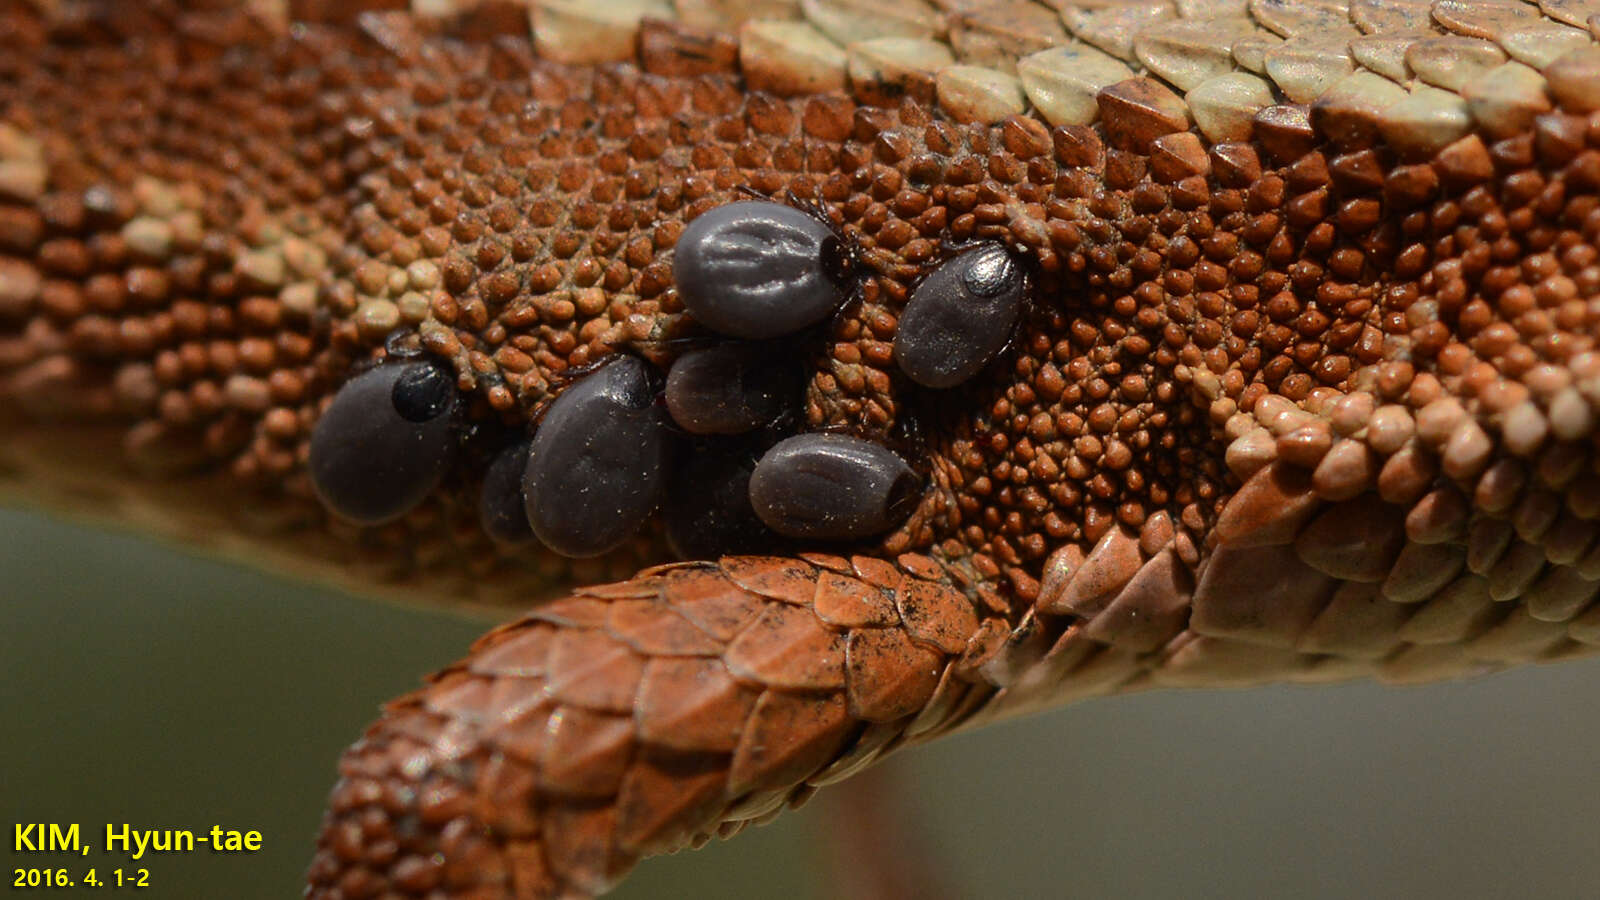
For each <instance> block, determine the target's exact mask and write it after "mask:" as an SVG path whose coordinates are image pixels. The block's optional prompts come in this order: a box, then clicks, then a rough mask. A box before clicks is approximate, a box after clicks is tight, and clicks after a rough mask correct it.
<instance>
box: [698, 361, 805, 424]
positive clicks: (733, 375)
mask: <svg viewBox="0 0 1600 900" xmlns="http://www.w3.org/2000/svg"><path fill="white" fill-rule="evenodd" d="M799 382H800V379H799V373H798V371H797V370H796V369H795V368H794V365H793V363H792V362H791V360H790V359H789V358H788V355H787V354H784V353H781V352H777V353H775V352H774V350H773V349H772V348H771V347H768V346H766V345H764V344H746V343H728V344H718V345H717V346H715V347H707V348H705V349H704V350H694V351H691V352H689V353H685V354H684V355H682V356H680V357H678V359H677V360H676V361H675V362H673V364H672V368H671V370H669V371H668V372H667V411H668V412H669V413H671V414H672V420H673V421H674V422H677V423H678V425H679V426H681V427H682V428H683V430H685V431H688V432H691V433H693V434H743V433H744V432H746V431H750V430H752V429H756V428H760V427H761V426H763V425H766V424H769V423H770V422H772V421H773V419H774V418H776V417H777V416H778V414H779V413H781V412H782V411H783V409H784V407H786V406H788V405H789V402H790V401H791V400H793V399H795V398H796V397H797V396H798V393H799Z"/></svg>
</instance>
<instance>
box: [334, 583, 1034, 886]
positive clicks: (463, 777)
mask: <svg viewBox="0 0 1600 900" xmlns="http://www.w3.org/2000/svg"><path fill="white" fill-rule="evenodd" d="M973 593H975V594H976V595H977V596H978V597H979V598H980V599H979V600H976V601H975V600H973V599H969V594H973ZM983 596H984V595H983V594H982V592H969V591H966V590H962V589H959V588H958V587H956V586H955V585H954V584H952V583H951V581H950V578H949V576H948V575H947V574H946V573H945V572H944V571H943V570H941V569H940V568H939V567H938V566H937V565H935V564H934V563H933V562H931V561H930V560H928V559H926V558H924V557H919V556H913V555H906V556H902V557H900V558H899V560H898V564H894V563H889V562H885V561H882V560H876V559H869V558H864V557H857V558H855V559H852V560H846V559H843V558H839V557H828V556H820V555H811V554H807V555H805V556H803V557H802V558H796V559H783V558H774V557H728V558H724V559H723V560H722V561H721V562H720V563H717V564H709V563H691V564H683V565H673V566H665V567H659V568H655V569H649V570H646V571H644V572H642V573H640V574H639V575H638V576H636V577H635V578H634V579H632V580H630V581H625V582H621V583H618V584H612V585H605V586H601V587H594V588H587V589H583V590H580V591H577V592H575V593H574V594H572V595H571V596H569V597H566V598H564V599H561V600H557V601H556V602H554V603H551V604H548V605H545V606H542V607H540V608H539V609H538V610H536V611H534V612H532V613H529V614H528V615H527V616H525V617H524V618H523V619H521V620H520V621H517V622H514V623H511V624H508V625H505V626H503V627H501V628H498V629H496V630H495V631H494V632H492V633H490V634H489V635H487V636H486V637H484V638H483V639H482V640H480V641H479V642H478V643H477V645H476V646H474V647H473V649H472V652H471V654H470V655H469V656H468V657H467V658H466V659H465V660H463V661H461V662H458V663H456V664H455V665H453V666H451V667H449V668H447V669H445V670H444V671H443V672H441V673H439V674H438V675H436V676H434V678H433V679H432V680H431V682H430V683H429V684H428V685H427V686H426V687H424V688H423V689H421V690H419V691H417V692H415V693H413V694H411V695H409V696H407V697H404V698H401V699H399V700H396V701H394V702H393V703H391V704H390V705H389V706H388V708H387V709H386V710H385V712H384V715H383V718H381V719H380V720H379V721H378V722H377V723H376V724H375V725H373V726H372V727H371V728H370V729H369V730H368V732H367V734H366V736H365V737H364V738H363V739H362V740H361V741H360V742H359V743H357V744H356V745H355V746H353V747H352V748H350V750H348V751H347V752H346V753H345V756H344V759H343V762H342V764H341V773H342V780H341V781H340V782H339V784H338V785H337V786H336V787H335V788H334V790H333V795H332V798H331V800H330V802H329V811H328V813H327V816H326V818H325V820H324V823H323V829H322V834H321V837H320V839H319V842H318V844H319V846H318V852H317V855H316V858H315V860H314V862H313V863H312V867H311V871H310V875H309V880H310V885H311V887H310V888H309V889H308V891H307V894H308V896H311V897H328V898H331V897H368V896H380V895H382V896H395V895H400V896H422V895H427V896H440V895H444V896H450V897H519V898H545V897H581V896H591V895H594V894H599V893H603V892H605V891H606V890H608V889H609V888H610V887H612V886H613V885H614V884H616V882H617V881H618V880H619V879H620V878H621V877H622V876H623V875H624V874H625V873H626V872H627V871H628V870H629V869H630V868H632V867H633V865H634V864H635V863H636V862H638V861H639V860H640V859H642V858H644V857H646V856H651V855H654V854H658V853H667V852H671V851H674V850H678V849H681V848H683V847H686V846H697V845H699V844H701V843H704V842H705V841H707V840H709V839H710V838H711V837H712V836H713V835H720V836H728V835H731V834H733V833H735V832H737V831H739V830H740V829H742V828H743V827H744V826H745V825H747V824H749V823H752V822H756V823H760V822H764V821H766V820H768V819H770V818H772V817H774V816H776V815H777V814H778V813H779V812H780V811H781V810H782V809H783V808H784V807H787V806H795V805H798V804H800V803H802V802H804V801H805V800H806V799H807V798H808V797H809V796H810V795H811V794H812V793H813V792H814V791H815V790H816V788H817V787H818V786H820V785H823V784H827V783H829V782H832V781H835V780H838V779H841V778H843V777H845V776H847V775H849V774H851V773H853V772H855V771H857V770H859V769H861V768H863V767H865V766H866V765H868V764H870V763H872V762H873V761H875V760H876V759H878V758H879V757H881V756H882V755H883V754H885V753H887V752H889V751H890V750H893V749H894V748H896V747H897V746H899V745H901V744H903V743H905V742H907V741H908V740H912V739H920V738H923V737H927V736H931V735H933V734H936V733H940V732H943V731H945V730H948V729H950V728H952V727H954V726H955V725H957V724H959V723H960V722H961V721H963V719H965V718H966V717H967V716H968V715H969V714H971V713H972V712H973V711H974V710H976V709H977V708H978V707H979V706H980V705H982V704H983V703H984V701H986V700H987V699H988V698H989V697H990V696H991V695H992V693H993V688H992V687H991V686H989V685H988V684H987V683H986V682H985V681H984V679H982V678H980V677H979V676H978V672H977V669H978V666H979V665H980V664H982V663H983V662H984V661H985V659H986V658H989V657H991V656H993V655H994V653H995V652H996V651H997V650H998V648H999V646H1000V645H1001V644H1003V642H1004V638H1005V636H1006V635H1007V634H1008V633H1009V632H1010V630H1011V629H1010V625H1009V624H1008V623H1007V620H1006V618H1005V617H1004V615H1003V613H1004V612H1005V611H1004V610H1003V609H999V608H988V607H986V606H985V605H984V603H983V601H982V599H981V598H982V597H983ZM996 606H998V604H996Z"/></svg>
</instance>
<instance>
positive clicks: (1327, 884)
mask: <svg viewBox="0 0 1600 900" xmlns="http://www.w3.org/2000/svg"><path fill="white" fill-rule="evenodd" d="M483 630H485V629H484V626H483V625H482V624H481V623H477V622H470V621H462V620H459V619H455V618H452V617H450V616H447V615H442V614H432V613H423V612H418V611H415V610H407V609H400V608H396V607H393V606H388V605H383V604H378V603H373V602H370V601H365V600H359V599H354V598H350V597H347V596H343V595H340V594H335V593H331V592H327V591H322V590H318V589H316V588H313V587H308V586H305V585H300V584H294V583H291V582H287V581H284V580H282V579H279V578H275V577H273V576H271V575H270V574H266V573H259V572H253V571H249V570H245V569H241V568H239V567H236V566H232V565H227V564H222V563H217V562H213V561H209V560H204V559H198V558H195V557H192V556H189V555H185V554H183V553H180V552H175V551H173V550H170V549H168V548H165V547H161V546H158V545H156V544H153V543H150V542H148V541H145V540H142V539H138V538H133V537H127V536H123V535H115V534H108V533H105V532H100V531H91V530H85V529H81V528H78V527H75V526H71V525H67V524H63V523H61V522H57V521H53V520H50V519H46V518H43V517H39V516H35V515H32V514H25V513H18V512H11V511H0V660H3V661H4V678H3V680H0V809H3V810H4V812H5V816H6V821H5V822H0V826H4V831H5V833H6V834H7V836H8V837H10V836H11V835H12V830H11V827H10V826H11V825H12V824H13V823H16V822H60V823H71V822H77V823H81V824H82V825H83V826H84V830H85V832H86V836H87V837H88V839H89V840H91V841H93V842H95V843H96V844H98V842H99V835H100V832H101V830H102V828H103V826H104V824H105V823H107V822H114V823H121V822H127V823H130V824H132V825H134V826H135V827H142V828H190V829H192V830H194V831H196V832H197V833H198V832H201V831H203V830H206V829H209V828H210V826H211V825H213V824H217V825H223V826H225V827H233V828H238V829H256V830H259V831H261V832H263V834H264V835H265V849H263V851H262V852H260V853H258V854H253V855H249V856H234V857H225V856H215V855H212V854H210V853H206V852H200V853H195V854H192V855H183V856H159V857H153V858H147V859H146V860H144V861H142V862H140V863H138V864H134V865H133V866H125V867H124V868H125V869H127V868H132V867H137V866H143V867H145V868H148V869H149V870H150V887H149V888H148V889H146V890H144V891H142V892H140V894H141V896H146V897H150V898H212V897H215V898H224V897H226V898H241V900H244V898H285V897H293V896H298V894H299V886H298V885H299V882H298V879H299V877H300V874H301V872H302V870H303V868H304V866H305V863H306V861H307V860H308V858H309V854H310V847H311V842H312V839H313V836H314V833H315V828H316V825H317V821H318V816H319V810H320V808H321V804H322V799H323V796H324V794H325V792H326V791H327V789H328V787H329V785H330V784H331V783H332V779H333V774H332V773H333V770H334V761H335V759H336V757H337V754H338V752H339V750H340V748H341V747H343V746H344V745H345V744H346V743H348V742H349V741H351V740H352V739H354V738H355V737H356V736H357V735H358V734H359V733H360V732H361V729H362V728H363V727H364V726H365V724H366V723H367V721H368V720H370V719H371V718H372V716H373V714H374V713H375V711H376V709H377V706H378V704H379V703H380V702H381V701H382V700H384V699H385V698H387V697H390V696H393V695H396V694H399V693H401V692H403V691H405V690H407V689H409V688H410V687H411V686H413V685H414V684H416V682H417V679H418V677H419V676H421V675H422V674H423V673H424V672H426V671H429V670H432V669H434V668H437V667H439V666H441V665H443V664H445V663H448V662H450V661H451V660H453V659H455V658H456V657H457V656H459V655H460V654H461V652H462V651H463V650H464V649H465V648H466V646H467V644H468V643H469V642H470V641H471V640H472V639H473V638H474V637H475V636H476V635H477V634H478V633H480V632H481V631H483ZM890 766H891V768H890V769H889V770H888V773H887V774H888V775H889V776H890V777H891V778H892V779H893V783H895V784H897V785H898V786H899V787H900V793H901V796H900V799H899V801H898V805H899V806H900V807H901V809H900V814H901V819H902V820H903V821H906V822H908V823H910V825H911V826H912V828H911V830H913V831H915V832H917V833H918V834H919V835H920V839H921V842H922V843H921V856H919V857H915V858H911V859H908V860H906V864H920V865H922V866H925V867H928V868H930V870H931V871H934V872H936V873H937V874H938V877H939V878H940V880H941V881H942V882H943V883H944V884H945V885H946V894H947V896H948V897H950V898H1031V897H1040V898H1054V897H1074V898H1136V897H1184V898H1199V897H1218V898H1223V897H1226V898H1240V897H1291V896H1292V897H1297V898H1315V897H1329V898H1333V897H1406V898H1416V900H1421V898H1451V900H1462V898H1477V897H1483V898H1490V897H1495V898H1499V897H1513V896H1516V897H1539V898H1552V900H1554V898H1593V897H1596V896H1600V827H1597V826H1600V660H1590V661H1585V662H1578V663H1568V664H1564V665H1558V666H1549V667H1541V668H1533V669H1525V670H1521V671H1516V672H1511V673H1506V674H1503V675H1498V676H1495V677H1491V678H1486V679H1480V680H1477V681H1473V682H1466V683H1456V684H1445V685H1438V686H1431V687H1422V688H1404V689H1396V688H1382V687H1378V686H1376V685H1371V684H1356V685H1348V686H1341V687H1331V688H1327V687H1323V688H1293V687H1284V688H1274V689H1265V690H1255V691H1246V692H1188V693H1161V694H1146V695H1139V696H1132V697H1126V698H1112V699H1109V700H1102V701H1093V702H1090V703H1085V704H1081V705H1079V706H1076V707H1071V708H1068V709H1065V710H1061V711H1057V712H1054V713H1051V714H1048V715H1045V716H1042V717H1036V718H1033V719H1029V720H1025V721H1021V722H1015V723H1009V724H1006V725H1002V726H998V727H995V728H992V729H989V730H987V731H980V732H977V733H973V734H970V735H964V736H960V737H956V738H953V739H950V740H947V741H944V742H941V743H937V744H934V745H932V746H929V747H925V748H921V749H917V750H913V751H910V752H907V753H905V754H903V755H901V756H899V757H898V758H896V759H895V760H894V761H893V762H892V763H891V764H890ZM848 789H849V788H848V785H847V786H845V787H843V788H831V789H828V790H825V791H823V792H822V794H821V795H819V797H818V798H817V799H816V800H815V801H813V803H812V804H810V805H809V806H807V807H806V808H805V809H803V810H801V811H799V812H797V813H792V814H789V815H787V816H785V817H784V818H782V819H780V820H779V821H778V823H777V824H775V825H771V826H768V827H766V828H762V829H756V830H754V831H747V832H745V833H744V834H742V835H740V836H739V837H738V838H736V839H735V840H733V841H730V842H715V843H713V844H712V845H710V846H708V847H707V848H706V849H705V850H703V851H700V852H698V853H687V854H680V855H678V856H675V857H669V858H666V859H662V860H654V861H651V862H648V863H646V864H645V865H644V866H642V867H641V868H640V870H639V871H638V872H637V873H636V875H635V876H634V877H633V878H631V879H630V880H629V881H628V882H627V883H626V884H625V886H624V888H623V889H622V890H621V891H619V892H618V894H617V896H619V897H623V898H635V900H643V898H677V897H696V898H706V900H722V898H729V900H731V898H740V900H745V898H765V897H778V898H783V900H805V898H824V897H832V896H835V893H834V892H833V890H832V888H831V886H832V885H833V883H834V881H833V879H832V876H831V875H830V872H829V866H830V865H831V863H830V862H829V856H828V855H827V854H826V853H825V852H824V849H823V848H824V843H825V841H824V838H825V836H826V835H827V834H829V833H833V831H834V827H833V825H831V824H830V821H829V816H830V815H832V816H838V815H840V814H841V813H842V811H843V808H842V807H840V806H838V805H837V804H836V803H834V802H830V796H829V795H830V793H835V792H838V791H840V790H848ZM896 839H897V838H896V836H893V835H890V836H886V840H888V841H890V842H894V841H895V840H896ZM11 849H12V847H11V846H10V842H9V841H8V842H7V850H8V851H10V850H11ZM62 861H63V860H62V858H61V857H58V856H46V855H36V856H24V855H17V854H14V853H13V854H11V855H9V856H8V861H7V868H6V877H7V882H6V883H7V884H8V885H9V884H10V883H11V880H12V879H13V878H14V874H13V873H14V869H15V868H16V867H19V866H31V865H38V866H50V867H52V868H53V867H55V866H56V865H59V864H61V863H62ZM88 864H94V865H97V866H98V867H99V869H100V877H101V878H102V880H104V879H105V877H106V871H107V869H108V868H109V867H110V865H112V864H114V861H113V858H112V857H109V856H108V857H101V856H100V855H99V854H98V853H96V854H94V855H93V856H92V857H91V858H89V859H85V860H82V861H68V862H67V865H68V867H69V869H71V870H78V869H83V868H87V865H88ZM107 892H108V889H106V888H102V889H101V891H100V892H96V893H95V894H94V895H96V896H99V895H101V894H104V893H107ZM29 893H32V892H29ZM44 893H46V894H48V895H49V896H65V895H70V894H72V892H63V891H48V892H44ZM110 893H122V892H118V891H110ZM21 895H22V894H20V893H19V896H21Z"/></svg>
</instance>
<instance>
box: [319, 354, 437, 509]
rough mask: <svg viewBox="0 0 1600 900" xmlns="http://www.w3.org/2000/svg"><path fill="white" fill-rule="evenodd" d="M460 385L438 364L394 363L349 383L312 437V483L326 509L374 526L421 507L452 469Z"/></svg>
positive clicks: (321, 420)
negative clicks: (453, 421)
mask: <svg viewBox="0 0 1600 900" xmlns="http://www.w3.org/2000/svg"><path fill="white" fill-rule="evenodd" d="M455 403H456V388H455V382H454V379H453V378H452V376H451V375H450V372H449V370H448V369H446V368H445V367H443V366H440V365H438V364H436V363H433V362H399V363H387V364H385V365H381V366H378V367H377V368H375V369H372V370H370V371H367V372H363V373H361V374H360V375H357V376H356V377H354V378H352V379H350V380H349V381H347V382H345V384H344V386H342V387H340V388H339V390H338V391H337V392H336V393H335V394H334V395H333V402H332V403H330V404H328V408H327V410H326V411H325V412H323V414H322V418H320V419H318V420H317V425H316V427H315V428H314V429H313V430H312V432H311V453H310V459H309V468H310V471H311V485H312V487H313V488H314V489H315V490H316V493H317V496H318V497H320V498H321V499H322V502H323V503H324V504H326V505H327V507H328V508H329V509H331V510H333V511H334V512H335V513H337V514H339V515H340V516H342V517H344V518H346V519H349V520H351V521H353V522H359V523H362V524H366V525H375V524H378V523H381V522H387V521H389V520H391V519H394V518H397V517H399V516H401V515H404V514H405V513H406V512H407V511H409V510H410V509H411V508H412V507H414V506H416V505H417V504H418V503H420V502H422V499H423V498H424V497H426V496H427V495H428V494H429V493H430V492H431V491H432V490H433V489H434V487H435V486H436V485H438V483H439V479H440V478H441V477H443V476H444V472H445V469H446V468H447V467H448V466H449V463H450V456H451V450H452V448H453V446H454V437H453V434H452V430H451V418H452V417H451V415H450V413H451V411H452V410H454V408H455Z"/></svg>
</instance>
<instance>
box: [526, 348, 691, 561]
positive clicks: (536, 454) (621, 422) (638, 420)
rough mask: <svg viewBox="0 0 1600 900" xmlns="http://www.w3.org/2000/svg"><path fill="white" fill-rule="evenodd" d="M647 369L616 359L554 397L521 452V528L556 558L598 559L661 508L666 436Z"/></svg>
mask: <svg viewBox="0 0 1600 900" xmlns="http://www.w3.org/2000/svg"><path fill="white" fill-rule="evenodd" d="M657 384H658V382H657V380H656V378H655V374H654V372H653V370H652V369H651V368H650V366H649V365H648V364H647V363H645V362H644V361H643V360H641V359H638V358H636V357H632V356H619V357H616V359H615V360H614V361H613V362H610V363H607V364H606V365H605V366H603V367H601V368H600V369H599V370H597V371H595V372H592V373H590V374H588V375H586V376H584V377H583V378H581V379H580V380H578V381H577V382H576V383H574V384H572V385H570V386H569V387H568V388H567V389H566V390H564V391H562V392H561V394H560V396H558V397H556V399H555V400H554V401H552V402H551V404H550V409H549V411H548V412H546V413H545V416H544V420H543V421H542V422H540V423H539V429H538V431H537V432H535V433H534V436H533V443H532V444H531V445H530V447H529V449H528V464H527V466H526V468H525V469H524V470H523V473H522V493H523V497H524V501H525V511H526V513H527V517H528V525H529V526H530V527H531V528H532V529H533V533H534V535H535V536H537V537H538V538H539V540H540V541H542V542H544V544H545V546H547V547H549V548H550V549H551V550H554V551H556V552H557V553H560V554H562V555H563V556H572V557H586V556H598V555H600V554H602V553H605V552H606V551H608V550H611V549H613V548H615V547H617V546H618V545H619V544H621V543H622V542H623V541H625V540H627V539H628V538H629V537H630V536H632V535H633V533H634V532H636V531H638V530H639V526H640V525H643V524H644V521H645V519H647V518H649V517H650V514H651V513H653V512H654V511H655V509H656V506H657V505H658V504H659V503H660V502H661V496H662V492H663V489H664V486H665V483H666V479H665V474H664V469H665V465H666V452H667V434H666V429H665V425H664V422H663V421H662V418H663V417H662V415H661V413H660V411H659V410H658V408H657V407H656V404H655V397H656V391H657Z"/></svg>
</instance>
